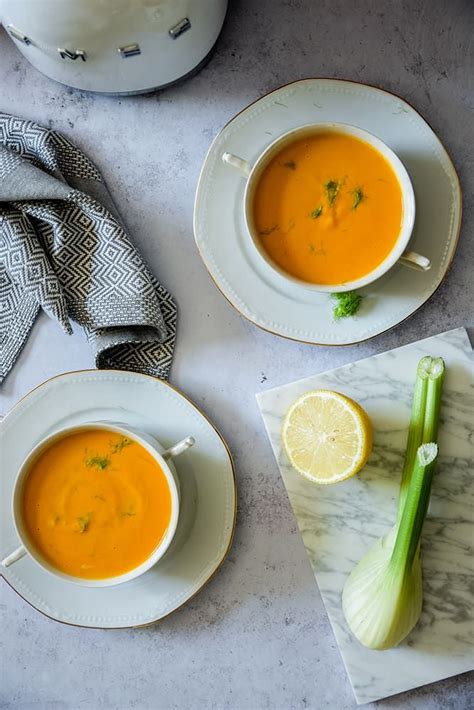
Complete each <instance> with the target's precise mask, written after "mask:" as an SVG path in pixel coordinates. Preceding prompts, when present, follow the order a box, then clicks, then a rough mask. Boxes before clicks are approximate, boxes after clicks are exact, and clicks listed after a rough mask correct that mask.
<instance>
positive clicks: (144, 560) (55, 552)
mask: <svg viewBox="0 0 474 710" xmlns="http://www.w3.org/2000/svg"><path fill="white" fill-rule="evenodd" d="M186 442H188V443H187V444H186ZM189 442H191V443H189ZM183 443H184V446H183ZM192 443H194V440H193V439H191V438H188V440H185V442H180V444H179V447H180V449H179V451H177V452H176V453H180V452H181V450H184V448H187V446H190V445H192ZM173 448H175V447H173ZM172 450H173V449H170V450H168V452H172ZM168 452H164V450H163V449H162V447H161V446H160V445H159V444H158V442H155V441H154V440H153V439H152V438H151V437H148V436H146V435H139V434H138V433H136V432H134V431H131V430H128V429H124V428H123V427H121V426H118V425H117V426H116V425H112V424H108V423H104V424H102V423H98V424H85V425H82V426H78V427H74V428H69V429H64V430H62V431H60V432H58V433H57V434H54V435H52V436H50V437H48V438H47V439H45V440H43V441H42V442H41V443H40V444H39V445H38V446H37V447H35V448H34V449H33V451H32V452H31V453H30V454H29V455H28V456H27V458H26V459H25V461H24V463H23V465H22V467H21V468H20V471H19V474H18V478H17V481H16V484H15V489H14V494H13V517H14V522H15V526H16V529H17V533H18V536H19V538H20V540H21V541H22V543H23V548H20V549H24V550H25V551H26V552H27V553H28V554H29V555H30V556H31V557H32V558H33V559H34V560H35V561H36V562H38V563H39V564H40V565H41V566H42V567H44V568H45V569H47V570H48V571H49V572H52V573H53V574H56V575H57V576H60V577H61V578H63V579H66V580H69V581H73V582H76V583H78V584H82V585H83V586H109V585H112V584H118V583H120V582H124V581H128V580H130V579H133V578H134V577H136V576H138V575H139V574H142V573H143V572H145V571H146V570H147V569H149V568H150V567H151V566H152V565H154V564H155V563H156V562H157V561H158V560H159V559H160V558H161V557H162V556H163V555H164V553H165V552H166V550H167V549H168V547H169V545H170V543H171V541H172V539H173V537H174V534H175V531H176V527H177V523H178V516H179V489H178V485H177V481H176V479H175V474H174V472H173V470H172V468H171V467H170V464H169V463H168V461H167V460H166V459H167V458H168V456H167V453H168ZM171 455H173V454H172V453H170V456H171ZM20 556H21V555H20ZM13 561H15V560H13ZM3 564H4V565H6V566H8V564H9V562H7V563H6V562H5V561H3Z"/></svg>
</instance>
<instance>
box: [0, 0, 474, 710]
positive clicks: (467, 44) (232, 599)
mask: <svg viewBox="0 0 474 710" xmlns="http://www.w3.org/2000/svg"><path fill="white" fill-rule="evenodd" d="M473 33H474V4H473V3H472V2H471V0H418V1H415V0H412V1H405V2H401V1H400V0H390V1H386V2H383V0H380V1H377V0H320V1H318V2H317V1H313V0H235V1H234V2H232V3H231V8H230V11H229V15H228V20H227V23H226V25H225V28H224V31H223V33H222V36H221V39H220V41H219V43H218V46H217V51H216V54H215V56H214V58H213V60H212V62H211V63H210V64H209V65H208V66H207V67H206V68H205V69H204V70H203V71H202V72H201V73H200V74H199V75H198V76H197V77H195V78H194V79H192V80H191V81H189V82H188V83H186V84H183V85H182V86H179V87H176V88H173V89H170V90H167V91H165V92H163V93H159V94H155V95H151V96H145V97H140V98H137V97H135V98H122V99H117V98H105V97H100V96H91V95H87V94H84V93H81V92H77V91H73V90H70V89H68V88H66V87H62V86H60V85H58V84H55V83H53V82H51V81H49V80H48V79H46V78H45V77H43V76H41V75H40V74H38V73H37V72H36V71H35V70H34V69H33V68H31V67H30V66H29V65H28V64H27V63H26V61H25V60H24V59H23V58H22V56H21V55H20V54H19V52H18V51H17V50H16V49H15V47H14V45H13V44H12V42H11V41H10V40H9V39H8V37H7V36H6V35H5V34H4V33H3V32H2V31H1V30H0V109H1V110H5V111H9V112H11V113H17V114H19V115H22V116H24V117H29V118H32V119H35V120H37V121H40V122H43V123H45V124H49V125H51V126H54V128H56V129H58V130H60V131H63V132H64V133H65V134H66V135H68V136H70V137H71V138H72V139H73V140H74V141H75V142H77V144H78V145H79V146H81V147H82V148H83V149H84V150H85V151H86V153H88V154H89V155H90V156H91V157H92V158H93V159H95V161H96V162H97V165H98V166H99V168H100V169H101V170H102V172H103V174H104V176H105V178H106V180H107V182H108V184H109V187H110V189H111V192H112V194H113V195H114V197H115V199H116V202H117V204H118V205H119V207H120V209H121V211H122V214H123V216H124V218H125V219H126V222H127V224H128V226H129V228H130V231H131V234H132V235H133V237H134V239H135V241H136V242H137V243H138V244H139V246H140V248H141V250H142V252H143V254H144V256H145V257H146V259H147V260H148V261H149V263H150V265H151V267H152V268H153V269H154V270H155V272H156V274H157V276H159V278H160V280H162V281H163V283H164V284H165V285H166V286H167V287H169V288H170V290H172V291H173V293H174V295H175V296H176V299H177V301H178V303H179V306H180V321H179V337H178V344H177V352H176V360H175V364H174V367H173V371H172V377H171V379H172V382H173V383H174V384H176V385H178V386H179V387H181V388H182V389H183V390H185V391H186V392H187V393H188V394H189V395H190V396H191V397H192V398H194V399H195V401H196V402H197V403H198V404H199V405H201V406H202V407H203V408H204V409H205V410H206V412H207V413H208V414H209V416H211V417H212V418H213V419H214V420H215V421H216V423H217V424H218V425H219V427H220V428H221V430H222V431H223V433H224V435H225V437H226V438H227V440H228V442H229V444H230V446H231V449H232V451H233V453H234V456H235V462H236V466H237V475H238V484H239V505H240V509H239V519H238V528H237V534H236V539H235V543H234V546H233V549H232V551H231V554H230V557H229V558H228V560H227V562H226V563H225V564H224V566H223V567H222V569H221V570H220V572H219V573H218V574H217V576H216V577H215V578H214V579H213V581H212V582H211V583H210V584H209V586H208V587H207V588H205V589H204V590H203V591H202V592H201V593H200V594H199V595H198V596H197V597H196V598H195V599H194V600H193V601H192V603H190V604H189V605H187V606H186V607H185V608H183V609H182V610H181V611H180V612H179V613H177V614H175V615H174V616H172V617H170V618H168V619H166V620H165V621H164V622H163V623H161V624H159V625H157V626H155V627H152V628H148V629H143V630H132V631H118V632H112V631H109V632H103V631H88V630H81V629H75V628H69V627H67V626H63V625H60V624H57V623H54V622H52V621H49V620H48V619H46V618H44V617H42V616H41V615H40V614H38V613H36V612H35V611H33V609H31V608H30V607H29V606H28V605H27V604H26V603H25V602H23V601H22V600H21V599H20V598H19V597H17V596H16V594H15V593H14V592H13V591H12V590H11V589H9V588H8V587H7V585H5V584H4V583H0V590H1V604H0V609H1V612H2V617H3V618H2V631H1V634H0V644H1V647H2V648H1V651H2V659H1V666H0V681H1V683H0V685H1V689H0V707H2V708H3V707H5V708H6V707H8V708H35V709H36V708H54V710H60V709H62V708H71V709H73V708H74V709H75V708H87V709H89V708H91V709H92V710H95V708H140V709H141V708H143V709H148V708H150V709H151V708H158V709H159V710H165V709H166V710H168V708H169V709H171V708H175V709H177V710H188V709H189V710H208V709H211V708H216V709H217V710H220V709H221V708H222V709H223V708H232V709H233V710H260V709H263V708H272V710H280V709H281V710H287V709H290V708H312V709H314V710H319V709H320V708H331V710H342V709H345V708H353V707H354V706H355V703H354V700H353V697H352V693H351V689H350V686H349V682H348V680H347V677H346V674H345V672H344V668H343V665H342V661H341V658H340V656H339V653H338V651H337V648H336V645H335V641H334V638H333V635H332V633H331V629H330V627H329V623H328V620H327V618H326V615H325V612H324V609H323V606H322V602H321V599H320V596H319V593H318V590H317V588H316V585H315V583H314V579H313V576H312V573H311V570H310V567H309V564H308V562H307V559H306V556H305V552H304V549H303V545H302V542H301V539H300V536H299V534H298V532H297V530H296V525H295V521H294V519H293V516H292V513H291V510H290V506H289V503H288V500H287V497H286V494H285V491H284V488H283V484H282V482H281V481H280V479H279V476H278V473H277V470H276V465H275V463H274V461H273V458H272V454H271V451H270V447H269V445H268V442H267V441H266V439H265V434H264V431H263V426H262V423H261V420H260V417H259V415H258V412H257V409H256V404H255V399H254V394H255V392H256V391H258V390H260V389H263V388H266V387H269V386H276V385H278V384H282V383H284V382H288V381H290V380H293V379H296V378H299V377H304V376H307V375H310V374H312V373H315V372H318V371H322V370H324V369H327V368H328V367H333V366H335V365H338V364H343V363H345V362H348V361H350V360H354V359H358V358H361V357H364V356H367V355H371V354H374V353H376V352H380V351H383V350H387V349H388V348H391V347H395V346H397V345H402V344H404V343H408V342H410V341H413V340H416V339H417V338H418V337H423V336H428V335H432V334H434V333H437V332H440V331H443V330H447V329H449V328H452V327H455V326H460V325H472V320H471V321H470V322H469V318H470V317H471V319H472V301H473V289H472V269H473V263H474V262H473V251H474V250H473V240H472V228H473V223H472V207H473V195H474V184H473V182H474V171H473V143H474V136H473V130H472V126H473V114H472V110H473V104H474V86H473V77H474V71H473V53H472V49H473V46H472V37H473V36H474V35H473ZM306 76H334V77H341V78H348V79H354V80H361V81H365V82H368V83H372V84H376V85H380V86H382V87H384V88H387V89H389V90H393V91H395V92H397V93H399V94H400V95H401V96H403V97H405V98H406V99H407V100H408V101H410V102H411V103H412V104H413V105H414V106H415V107H416V108H417V109H419V110H420V111H421V113H422V114H423V115H424V116H425V117H426V118H427V119H428V120H429V122H430V123H431V125H432V126H433V128H434V130H435V131H436V132H437V133H438V134H439V136H440V137H441V138H442V140H443V142H444V143H445V145H446V147H447V148H448V150H449V152H450V153H451V155H452V157H453V160H454V163H455V165H456V167H457V169H458V171H459V175H460V178H461V182H462V184H463V188H464V224H463V230H462V234H461V240H460V243H459V248H458V252H457V255H456V258H455V260H454V264H453V266H452V269H451V271H450V273H449V275H448V277H447V278H446V279H445V281H444V283H443V285H442V287H441V288H440V289H439V290H438V292H437V293H436V295H435V296H434V298H433V299H432V300H431V301H430V303H428V304H427V305H426V306H425V307H424V308H423V309H421V310H420V311H419V312H418V313H417V314H416V315H415V316H414V317H413V318H411V319H410V320H409V321H408V322H406V323H404V324H403V325H402V326H400V327H399V328H397V329H396V330H395V331H394V332H391V333H387V334H385V335H383V336H381V337H379V338H376V339H375V340H374V341H371V342H369V343H365V344H361V345H358V346H355V347H352V348H348V349H338V350H333V349H331V350H329V349H327V348H317V347H311V346H306V345H298V344H296V343H291V342H287V341H284V340H282V339H279V338H276V337H274V336H272V335H269V334H267V333H264V332H262V331H260V330H258V329H257V328H255V327H253V326H251V325H250V324H249V323H247V322H246V321H245V320H243V319H242V318H241V317H240V316H239V315H238V314H237V313H236V312H235V311H234V310H233V309H232V308H231V306H230V305H229V304H228V303H227V302H226V301H225V300H224V299H223V298H222V297H221V296H220V294H219V293H218V291H217V290H216V288H215V287H214V286H213V284H212V283H211V281H210V279H209V277H208V275H207V272H206V270H205V268H204V266H203V265H202V263H201V262H200V260H199V257H198V255H197V252H196V248H195V246H194V241H193V235H192V208H193V198H194V190H195V185H196V181H197V177H198V173H199V169H200V166H201V163H202V161H203V159H204V156H205V153H206V151H207V148H208V146H209V143H210V141H211V139H212V138H213V137H214V135H215V134H216V133H217V132H218V131H219V129H220V128H221V127H222V126H223V124H224V123H225V122H226V121H228V120H229V119H230V118H231V117H232V115H233V114H235V112H237V111H239V110H240V109H241V108H243V107H244V106H245V105H246V104H247V103H249V102H250V101H253V100H254V99H256V98H257V97H259V96H260V95H261V94H263V93H265V92H267V91H269V90H270V89H273V88H275V87H277V86H279V85H280V84H283V83H285V82H288V81H291V80H294V79H298V78H302V77H306ZM471 332H472V331H471ZM90 366H92V359H91V356H90V353H89V351H88V349H87V345H86V343H85V341H84V339H83V337H82V335H81V334H80V333H77V334H76V335H75V336H73V337H72V338H69V339H68V338H66V337H65V336H64V335H62V333H61V332H60V329H59V326H57V325H56V324H55V323H52V322H51V321H48V320H47V319H46V318H45V317H42V318H40V319H39V321H38V323H37V325H36V327H35V329H34V332H33V334H32V337H31V338H30V340H29V342H28V345H27V347H26V348H25V350H24V352H23V354H22V356H21V358H20V360H19V361H18V363H17V365H16V367H15V369H14V371H13V373H12V374H11V375H10V376H9V377H8V378H7V380H6V382H5V383H4V385H3V387H2V389H1V390H0V412H1V413H5V412H6V411H8V409H9V408H10V406H11V405H12V404H13V403H14V402H15V401H16V400H17V399H18V398H19V397H20V396H22V395H23V394H24V393H25V392H27V391H28V390H29V389H30V388H31V387H33V386H35V385H36V384H38V383H39V382H41V381H42V380H44V379H45V378H46V377H49V376H52V375H55V374H57V373H58V372H62V371H65V370H72V369H79V368H82V367H90ZM394 672H396V671H395V670H394ZM470 690H472V679H471V678H469V677H468V676H467V675H464V676H461V677H458V678H452V679H449V680H446V681H444V682H442V683H438V684H436V685H433V686H428V687H425V688H421V689H419V690H417V691H415V692H411V693H407V694H405V695H402V696H398V697H396V698H392V699H391V700H387V701H385V702H381V703H380V704H379V706H380V707H383V708H399V709H400V710H402V708H403V710H405V709H410V708H430V709H434V708H439V709H441V708H443V709H445V708H454V709H456V710H458V709H459V710H461V709H464V708H468V707H472V694H471V701H470V702H469V692H470Z"/></svg>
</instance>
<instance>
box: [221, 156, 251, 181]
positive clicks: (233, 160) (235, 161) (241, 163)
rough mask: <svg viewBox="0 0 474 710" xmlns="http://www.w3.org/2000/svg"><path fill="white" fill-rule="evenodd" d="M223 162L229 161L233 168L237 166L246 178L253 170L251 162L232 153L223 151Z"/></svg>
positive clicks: (228, 163)
mask: <svg viewBox="0 0 474 710" xmlns="http://www.w3.org/2000/svg"><path fill="white" fill-rule="evenodd" d="M222 162H223V163H227V165H230V167H231V168H235V169H236V170H238V171H239V172H240V173H242V176H243V177H246V178H248V176H249V175H250V172H251V170H252V168H251V166H250V163H248V162H247V161H246V160H244V159H243V158H239V157H238V156H237V155H233V154H232V153H223V154H222Z"/></svg>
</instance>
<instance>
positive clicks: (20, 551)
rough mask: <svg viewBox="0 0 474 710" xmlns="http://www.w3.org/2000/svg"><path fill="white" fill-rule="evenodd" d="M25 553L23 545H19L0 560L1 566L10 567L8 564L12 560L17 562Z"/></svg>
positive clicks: (10, 563)
mask: <svg viewBox="0 0 474 710" xmlns="http://www.w3.org/2000/svg"><path fill="white" fill-rule="evenodd" d="M25 555H26V550H25V548H24V547H23V545H21V546H20V547H18V548H17V549H16V550H15V551H14V552H11V553H10V554H9V555H7V557H5V559H3V560H2V561H1V562H0V565H1V566H2V567H10V565H12V564H13V563H14V562H17V561H18V560H21V558H22V557H24V556H25Z"/></svg>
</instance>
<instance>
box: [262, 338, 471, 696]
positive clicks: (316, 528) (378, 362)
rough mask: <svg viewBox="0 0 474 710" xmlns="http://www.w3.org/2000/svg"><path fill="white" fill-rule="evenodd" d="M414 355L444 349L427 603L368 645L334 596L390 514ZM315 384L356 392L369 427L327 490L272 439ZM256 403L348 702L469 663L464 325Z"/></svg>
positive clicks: (426, 550)
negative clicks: (383, 641) (368, 447)
mask: <svg viewBox="0 0 474 710" xmlns="http://www.w3.org/2000/svg"><path fill="white" fill-rule="evenodd" d="M423 355H436V356H442V357H443V358H444V359H445V361H446V365H447V374H446V380H445V389H444V396H443V406H442V412H441V424H440V432H439V446H440V460H439V464H438V469H437V472H436V475H435V480H434V483H433V489H432V498H431V503H430V510H429V517H428V519H427V521H426V524H425V528H424V531H423V570H424V584H423V587H424V607H423V612H422V616H421V619H420V621H419V623H418V625H417V627H416V628H415V629H414V631H413V632H412V633H411V634H410V635H409V637H408V639H407V640H406V641H405V642H404V643H402V644H401V645H400V646H399V647H398V648H396V649H392V650H390V651H371V650H369V649H366V648H364V647H363V646H361V645H360V644H359V642H358V641H357V640H356V639H355V638H354V637H353V636H352V635H351V633H350V631H349V629H348V627H347V625H346V623H345V620H344V617H343V614H342V610H341V593H342V588H343V586H344V582H345V580H346V578H347V576H348V574H349V572H350V571H351V569H352V568H353V566H354V564H355V563H356V562H357V561H358V560H359V559H360V558H361V557H362V555H363V553H364V552H365V551H366V550H367V549H368V548H369V547H370V546H371V544H372V542H374V541H375V540H376V539H377V538H378V537H380V536H382V535H383V534H384V533H385V532H386V531H387V530H388V529H389V528H390V527H391V525H392V524H393V523H394V521H395V514H396V498H397V493H398V485H399V477H400V471H401V465H402V461H403V454H404V448H405V441H406V432H407V425H408V421H409V416H410V407H411V395H412V390H413V384H414V381H415V373H416V365H417V362H418V360H419V359H420V358H421V357H422V356H423ZM315 388H329V389H334V390H337V391H339V392H343V393H345V394H347V395H349V396H350V397H353V398H354V399H355V400H357V401H358V402H360V403H361V404H362V406H363V407H364V408H365V409H366V410H367V412H368V414H369V415H370V417H371V419H372V422H373V424H374V449H373V452H372V455H371V457H370V459H369V461H368V463H367V465H366V466H365V468H364V469H363V471H362V472H361V473H360V474H359V475H358V476H356V477H354V478H352V479H350V480H348V481H344V482H343V483H340V484H336V485H333V486H327V487H324V486H318V485H315V484H313V483H311V482H310V481H307V480H306V479H305V478H303V476H300V475H299V474H298V473H297V472H295V471H294V470H293V469H292V468H291V467H290V465H289V463H288V461H287V459H286V456H285V453H284V451H283V450H282V448H281V444H280V429H281V422H282V417H283V416H284V415H285V413H286V411H287V409H288V407H289V405H290V404H291V403H292V402H293V401H294V400H295V399H296V398H297V397H298V396H299V395H300V394H302V393H303V392H306V391H308V390H310V389H315ZM257 400H258V404H259V407H260V409H261V413H262V416H263V419H264V422H265V426H266V429H267V432H268V435H269V437H270V441H271V445H272V448H273V451H274V453H275V456H276V459H277V462H278V466H279V468H280V472H281V475H282V477H283V481H284V483H285V486H286V489H287V491H288V495H289V498H290V501H291V504H292V507H293V511H294V513H295V515H296V518H297V521H298V525H299V529H300V532H301V534H302V536H303V541H304V544H305V547H306V550H307V553H308V556H309V559H310V562H311V565H312V568H313V571H314V574H315V577H316V580H317V583H318V585H319V589H320V592H321V595H322V597H323V601H324V604H325V607H326V610H327V612H328V615H329V618H330V621H331V624H332V628H333V631H334V634H335V636H336V640H337V643H338V645H339V649H340V651H341V654H342V657H343V660H344V664H345V666H346V669H347V672H348V674H349V678H350V681H351V683H352V687H353V690H354V694H355V697H356V700H357V702H358V703H366V702H370V701H373V700H378V699H380V698H384V697H387V696H390V695H394V694H395V693H399V692H401V691H404V690H408V689H410V688H415V687H418V686H420V685H424V684H426V683H431V682H433V681H436V680H440V679H441V678H447V677H449V676H452V675H455V674H457V673H462V672H464V671H467V670H470V669H472V668H473V660H474V658H473V638H472V636H473V619H472V608H473V604H472V601H473V600H472V596H471V593H470V587H471V589H472V584H473V581H474V563H473V560H474V558H473V555H472V545H473V540H474V529H473V522H474V521H473V511H474V507H473V502H474V472H473V466H472V462H473V454H474V452H473V443H474V383H473V371H472V349H471V346H470V343H469V339H468V336H467V333H466V331H465V330H464V328H457V329H455V330H451V331H448V332H447V333H443V334H441V335H436V336H434V337H431V338H427V339H425V340H420V341H418V342H416V343H412V344H410V345H406V346H404V347H401V348H397V349H395V350H390V351H389V352H386V353H382V354H380V355H376V356H374V357H370V358H366V359H365V360H359V361H358V362H354V363H352V364H348V365H345V366H343V367H339V368H337V369H335V370H331V371H329V372H326V373H323V374H319V375H315V376H314V377H309V378H307V379H304V380H299V381H298V382H294V383H292V384H289V385H286V386H283V387H277V388H275V389H272V390H268V391H266V392H263V393H260V394H258V395H257Z"/></svg>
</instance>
